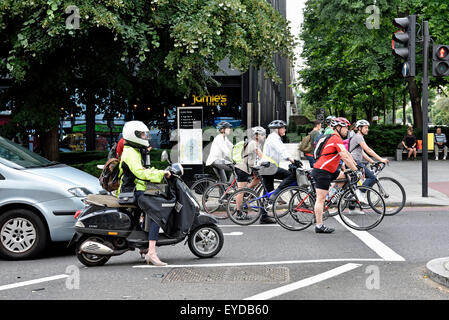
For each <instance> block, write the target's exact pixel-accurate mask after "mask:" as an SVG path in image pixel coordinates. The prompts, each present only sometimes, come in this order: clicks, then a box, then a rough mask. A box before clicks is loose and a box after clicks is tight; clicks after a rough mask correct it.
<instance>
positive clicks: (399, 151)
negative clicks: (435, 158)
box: [395, 143, 443, 161]
mask: <svg viewBox="0 0 449 320" xmlns="http://www.w3.org/2000/svg"><path fill="white" fill-rule="evenodd" d="M427 153H428V154H434V153H435V150H427ZM440 153H443V149H440ZM407 154H408V151H407V150H405V149H404V148H403V145H402V143H399V144H398V146H397V148H396V156H395V159H396V161H402V155H407ZM419 154H422V149H418V150H416V156H418V155H419Z"/></svg>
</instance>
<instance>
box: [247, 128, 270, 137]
mask: <svg viewBox="0 0 449 320" xmlns="http://www.w3.org/2000/svg"><path fill="white" fill-rule="evenodd" d="M251 133H252V136H255V135H256V134H257V135H259V136H266V135H267V131H266V130H265V129H264V128H263V127H254V128H251Z"/></svg>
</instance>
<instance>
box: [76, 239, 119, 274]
mask: <svg viewBox="0 0 449 320" xmlns="http://www.w3.org/2000/svg"><path fill="white" fill-rule="evenodd" d="M86 241H96V242H99V243H101V244H103V243H104V242H105V241H104V239H102V238H101V237H83V238H82V239H80V241H79V242H78V243H77V245H76V256H77V258H78V260H79V261H80V262H81V263H82V264H84V265H85V266H87V267H99V266H102V265H104V264H105V263H106V262H108V260H109V259H110V258H111V256H103V255H97V254H91V253H86V252H82V251H81V246H82V245H83V243H84V242H86Z"/></svg>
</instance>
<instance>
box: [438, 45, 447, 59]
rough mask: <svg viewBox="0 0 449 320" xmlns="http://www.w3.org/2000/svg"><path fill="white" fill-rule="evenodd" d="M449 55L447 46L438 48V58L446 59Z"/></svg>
mask: <svg viewBox="0 0 449 320" xmlns="http://www.w3.org/2000/svg"><path fill="white" fill-rule="evenodd" d="M446 56H447V49H446V48H445V47H441V48H440V49H438V58H440V59H444V58H446Z"/></svg>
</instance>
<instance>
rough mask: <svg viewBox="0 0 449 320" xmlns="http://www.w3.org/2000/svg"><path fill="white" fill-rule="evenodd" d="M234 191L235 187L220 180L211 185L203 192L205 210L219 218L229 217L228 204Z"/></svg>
mask: <svg viewBox="0 0 449 320" xmlns="http://www.w3.org/2000/svg"><path fill="white" fill-rule="evenodd" d="M234 191H235V189H234V188H233V187H231V185H229V184H227V183H223V182H218V183H215V184H213V185H211V186H210V187H209V188H207V189H206V191H205V192H204V194H203V198H202V204H203V210H204V211H206V212H207V213H209V214H211V215H213V216H214V217H215V218H217V219H219V220H222V219H227V218H228V216H227V214H226V205H227V203H228V199H229V197H230V196H231V194H232V193H233V192H234Z"/></svg>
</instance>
